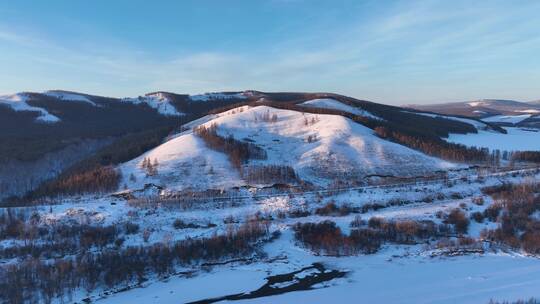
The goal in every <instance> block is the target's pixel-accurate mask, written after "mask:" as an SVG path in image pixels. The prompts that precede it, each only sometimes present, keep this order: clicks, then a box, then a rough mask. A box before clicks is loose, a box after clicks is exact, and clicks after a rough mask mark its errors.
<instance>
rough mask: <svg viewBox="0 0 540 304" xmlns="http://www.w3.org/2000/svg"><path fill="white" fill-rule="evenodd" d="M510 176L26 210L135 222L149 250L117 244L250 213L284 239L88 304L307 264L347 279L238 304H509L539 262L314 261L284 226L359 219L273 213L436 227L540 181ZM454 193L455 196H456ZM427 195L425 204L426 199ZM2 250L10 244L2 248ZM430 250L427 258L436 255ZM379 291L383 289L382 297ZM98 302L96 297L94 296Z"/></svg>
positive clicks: (72, 202)
mask: <svg viewBox="0 0 540 304" xmlns="http://www.w3.org/2000/svg"><path fill="white" fill-rule="evenodd" d="M527 172H528V173H527V174H523V175H520V174H518V175H515V174H513V172H508V173H504V174H497V175H493V176H491V175H487V176H485V177H483V178H481V179H478V178H477V177H476V174H474V173H473V172H468V173H464V174H466V176H468V177H469V178H468V179H467V180H462V179H461V178H458V176H456V177H455V178H452V179H450V181H451V183H445V182H443V181H439V182H435V183H430V184H417V185H398V186H391V187H386V188H385V187H383V188H377V187H375V188H370V187H368V188H365V189H363V190H359V189H355V190H350V191H345V192H342V193H339V194H332V195H326V196H322V197H321V196H320V195H318V194H315V193H309V194H298V195H293V196H289V195H281V196H275V197H269V198H262V199H253V200H245V201H242V202H237V203H236V204H234V205H231V206H226V207H224V206H221V207H218V206H219V205H216V204H215V203H213V202H206V203H205V202H201V204H198V205H196V206H193V207H192V208H187V209H180V208H167V207H165V206H159V207H157V208H152V207H151V208H138V207H135V206H132V205H130V204H129V203H128V202H126V201H124V200H122V199H117V198H112V197H92V196H86V197H81V198H79V199H77V198H71V199H68V200H66V201H65V202H64V203H61V204H59V205H53V206H50V207H49V206H41V207H40V206H38V207H35V208H33V209H32V210H34V211H37V212H39V213H40V214H41V217H40V221H43V222H46V223H55V222H56V223H74V222H75V223H91V224H100V225H109V224H112V223H123V222H126V221H129V222H131V223H134V224H138V225H140V230H141V231H144V230H149V231H152V234H151V236H150V238H149V241H148V243H145V242H143V239H142V236H141V234H140V233H139V234H132V235H127V236H125V237H126V241H125V243H124V244H125V245H126V246H130V245H141V244H145V245H150V244H152V243H159V242H165V241H167V240H168V241H175V240H181V239H185V238H187V237H191V238H197V237H204V236H211V235H213V234H214V233H218V234H220V233H224V232H226V231H227V224H225V223H224V219H226V218H229V217H232V218H234V219H236V220H239V221H243V220H245V219H246V218H248V216H250V215H254V214H256V213H262V214H263V215H269V216H271V217H272V218H273V220H272V221H271V223H272V224H271V229H272V230H275V229H278V230H280V231H281V232H282V235H281V237H279V238H278V239H277V240H275V241H272V242H270V243H268V244H266V245H265V246H264V248H263V250H264V252H266V253H267V255H268V256H267V257H266V258H264V259H257V260H255V261H253V262H251V263H243V262H233V263H229V264H226V265H223V266H215V267H212V268H211V269H205V268H200V267H198V266H196V265H194V266H193V267H187V268H186V269H183V270H185V271H193V273H192V275H189V276H185V275H181V276H172V277H170V278H168V279H166V280H157V279H155V278H151V279H150V280H149V281H148V282H146V283H144V284H143V287H142V288H134V289H132V290H129V291H124V292H120V293H117V294H113V295H109V296H107V297H104V298H101V296H99V295H98V294H99V291H98V292H97V293H93V294H92V296H93V299H94V300H96V301H95V302H96V303H126V302H133V303H156V304H168V303H171V304H172V303H185V302H189V301H197V300H204V299H207V298H213V297H220V296H225V295H229V294H235V293H243V292H250V291H253V290H256V289H258V288H259V287H261V286H262V285H263V284H264V283H265V282H266V281H265V278H266V277H267V276H269V275H277V274H283V273H288V272H292V271H296V270H298V269H301V268H303V267H306V266H309V265H311V264H312V263H315V262H321V263H323V264H324V265H326V267H327V269H332V270H340V271H346V272H348V274H347V276H346V277H344V278H338V279H333V280H331V281H328V282H325V283H321V284H318V285H316V286H315V287H316V288H315V289H313V290H306V291H295V292H290V293H284V294H281V295H276V296H272V297H263V298H256V299H251V300H243V301H242V302H246V303H299V302H302V303H306V302H307V303H328V302H338V303H357V302H359V301H362V302H368V303H375V302H381V303H487V302H488V301H489V300H490V299H496V300H505V299H508V300H515V299H523V298H529V297H533V296H536V297H538V296H540V293H539V291H538V288H537V286H538V283H540V263H539V260H538V259H537V258H532V257H526V256H523V255H521V254H519V253H503V252H486V253H485V254H482V255H478V254H474V255H467V256H456V257H449V256H444V255H442V256H441V255H437V256H435V257H433V256H432V255H431V253H432V252H435V253H437V251H436V250H435V249H433V248H429V247H426V246H424V245H422V244H419V245H385V246H384V247H383V248H382V250H381V251H379V252H377V253H376V254H373V255H359V256H352V257H327V256H317V255H313V254H312V253H311V252H310V251H309V250H306V249H304V248H302V247H301V246H299V245H298V244H297V243H296V242H295V240H294V236H293V231H292V230H291V226H292V225H294V224H295V223H297V222H318V221H322V220H332V221H335V222H336V223H337V225H338V226H339V227H340V228H341V229H342V230H343V231H344V232H345V233H347V232H348V231H349V230H350V228H349V223H350V222H351V221H352V220H353V219H354V218H355V217H356V216H358V214H354V213H353V214H349V215H346V216H340V217H335V216H334V217H332V216H318V215H315V214H312V215H309V216H307V217H300V218H291V217H285V218H281V217H279V216H278V214H279V212H287V211H290V210H292V209H297V208H305V209H306V210H310V211H313V210H314V209H315V208H318V207H321V206H323V205H325V204H326V203H328V202H330V201H333V202H335V203H336V204H338V205H341V204H345V203H347V204H349V205H350V206H351V207H359V206H363V205H365V204H368V203H374V202H377V203H385V202H388V201H392V200H396V199H397V200H401V201H407V202H408V203H407V204H404V205H401V206H394V207H386V208H382V209H379V210H371V211H368V212H367V213H363V214H359V215H360V216H361V217H362V218H363V219H365V220H367V219H369V218H370V217H373V216H377V217H383V218H386V219H414V220H432V221H435V222H436V223H440V219H439V218H438V217H437V216H436V214H437V213H438V212H439V211H445V212H448V211H449V210H451V209H453V208H461V209H462V210H466V211H467V212H469V213H471V212H474V211H482V210H484V209H485V208H486V207H487V206H489V204H491V202H492V200H490V199H489V198H488V197H485V203H484V204H482V205H477V204H475V203H474V202H473V198H476V197H479V196H482V193H481V192H480V188H481V187H484V186H492V185H500V184H501V183H504V182H512V183H519V182H526V181H531V180H536V179H538V178H540V176H539V175H538V174H537V175H534V174H533V173H532V171H527ZM456 194H459V195H460V196H461V197H460V198H455V197H454V196H455V195H456ZM427 197H430V199H426V198H427ZM175 219H182V220H183V221H185V222H186V223H196V224H199V225H201V226H204V224H205V223H213V224H215V225H216V226H212V227H208V228H193V229H191V228H190V229H180V230H179V229H174V228H173V221H174V220H175ZM494 224H495V223H491V222H485V223H476V222H474V221H471V225H470V227H469V234H470V235H471V236H474V237H477V236H478V235H479V231H480V230H481V229H483V228H487V227H489V228H493V225H494ZM0 245H2V246H9V243H7V242H4V243H2V244H0ZM434 250H435V251H434ZM383 291H384V292H383ZM87 296H88V295H87V294H85V292H84V291H82V290H81V291H80V292H77V293H75V295H74V301H79V302H80V300H81V299H83V298H86V297H87ZM99 298H101V299H99Z"/></svg>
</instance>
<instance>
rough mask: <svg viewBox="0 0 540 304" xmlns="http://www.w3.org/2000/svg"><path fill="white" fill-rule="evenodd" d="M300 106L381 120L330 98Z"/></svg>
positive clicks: (313, 100)
mask: <svg viewBox="0 0 540 304" xmlns="http://www.w3.org/2000/svg"><path fill="white" fill-rule="evenodd" d="M301 105H303V106H308V107H314V108H322V109H333V110H339V111H343V112H347V113H351V114H354V115H359V116H365V117H369V118H372V119H378V120H382V118H380V117H377V116H375V115H373V114H371V113H370V112H368V111H365V110H362V109H360V108H357V107H352V106H350V105H346V104H344V103H342V102H339V101H337V100H335V99H331V98H319V99H312V100H308V101H306V102H303V103H301Z"/></svg>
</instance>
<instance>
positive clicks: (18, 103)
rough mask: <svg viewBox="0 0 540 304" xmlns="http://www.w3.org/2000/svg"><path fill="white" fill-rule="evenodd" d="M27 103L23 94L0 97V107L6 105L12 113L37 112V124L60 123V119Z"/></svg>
mask: <svg viewBox="0 0 540 304" xmlns="http://www.w3.org/2000/svg"><path fill="white" fill-rule="evenodd" d="M27 101H28V95H26V94H24V93H17V94H13V95H4V96H0V105H6V106H8V107H10V108H11V109H13V110H14V111H29V112H38V113H39V116H38V117H37V118H36V120H37V121H39V122H44V123H55V122H58V121H60V118H58V117H56V116H54V115H52V114H51V113H49V112H47V110H45V109H43V108H38V107H33V106H31V105H29V104H28V103H27Z"/></svg>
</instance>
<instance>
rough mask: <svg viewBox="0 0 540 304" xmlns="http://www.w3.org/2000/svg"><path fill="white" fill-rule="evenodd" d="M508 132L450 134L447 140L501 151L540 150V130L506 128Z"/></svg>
mask: <svg viewBox="0 0 540 304" xmlns="http://www.w3.org/2000/svg"><path fill="white" fill-rule="evenodd" d="M505 129H506V131H507V132H508V134H502V133H495V132H486V131H479V132H478V133H477V134H450V136H449V137H448V138H447V141H449V142H453V143H459V144H464V145H466V146H470V147H483V148H489V149H491V150H495V149H499V150H501V151H537V150H540V132H538V130H532V129H522V128H505Z"/></svg>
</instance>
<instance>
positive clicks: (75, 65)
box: [0, 1, 540, 102]
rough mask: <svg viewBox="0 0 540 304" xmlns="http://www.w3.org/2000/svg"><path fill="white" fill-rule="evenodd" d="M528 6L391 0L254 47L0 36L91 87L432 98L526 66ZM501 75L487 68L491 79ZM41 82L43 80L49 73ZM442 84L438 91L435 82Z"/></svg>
mask: <svg viewBox="0 0 540 304" xmlns="http://www.w3.org/2000/svg"><path fill="white" fill-rule="evenodd" d="M537 3H538V2H537ZM532 8H538V9H540V3H539V4H536V3H534V2H532V3H531V4H530V5H529V6H528V7H523V6H521V7H519V6H511V5H508V4H506V3H504V2H501V3H499V7H498V8H497V9H496V10H495V11H492V10H493V8H492V7H491V6H490V5H487V4H485V3H481V4H469V2H456V3H449V2H446V1H444V2H443V1H405V2H396V3H395V4H394V5H390V6H388V7H387V8H386V9H385V10H383V12H382V13H380V15H378V16H375V17H372V18H364V19H361V20H359V21H358V22H356V23H354V24H347V26H346V27H340V26H336V27H335V28H332V29H329V30H327V31H324V32H320V31H315V32H311V33H310V34H309V35H305V36H302V37H301V39H297V37H288V38H287V39H283V40H280V41H271V42H269V43H268V46H267V47H266V48H257V49H256V50H253V51H250V50H236V51H228V50H213V51H210V50H202V51H191V52H182V53H179V54H178V55H174V54H173V55H170V54H169V55H160V56H157V55H156V54H153V53H152V52H147V51H145V50H144V49H139V48H137V47H131V48H127V49H126V48H123V47H109V46H107V45H102V44H100V43H99V41H97V42H95V43H90V45H96V46H100V47H96V48H81V47H80V46H77V45H66V44H62V43H61V42H55V41H51V40H47V41H43V40H40V39H37V38H36V37H31V36H30V37H29V36H25V35H23V34H21V33H20V32H15V31H8V30H5V29H3V28H2V27H0V40H1V41H4V42H6V43H9V44H11V45H16V46H18V47H19V48H18V49H22V50H23V51H21V52H20V53H19V54H18V56H19V57H20V58H21V60H27V61H30V62H31V63H35V64H36V65H40V66H43V68H42V71H41V74H40V75H47V74H51V75H54V76H55V77H52V79H53V80H55V81H56V85H55V86H54V87H55V88H60V87H62V86H67V87H66V88H67V89H77V88H81V89H86V88H87V87H88V89H92V90H96V92H94V93H104V94H110V95H117V96H124V95H137V94H142V93H145V92H146V91H153V90H158V89H159V90H170V91H176V92H186V93H196V92H202V91H212V90H236V89H250V88H253V89H261V90H310V91H323V90H326V91H337V92H341V93H346V94H351V95H355V96H357V97H360V98H368V99H375V100H381V101H397V102H417V101H435V100H437V99H439V100H440V99H443V100H444V99H448V98H463V97H464V96H466V95H467V94H470V95H473V94H483V93H484V92H485V91H486V90H487V89H485V88H483V89H482V90H478V91H477V92H476V93H475V92H473V91H471V86H472V84H471V83H472V82H476V83H477V84H479V85H478V86H479V87H483V85H484V83H483V82H481V81H480V80H479V78H480V77H481V76H482V75H483V74H488V73H496V72H497V71H500V72H501V73H503V72H504V71H505V70H507V69H508V66H509V65H512V64H513V65H514V66H516V67H517V66H519V65H524V66H522V67H521V68H522V69H523V68H527V66H525V65H526V63H527V62H526V60H523V58H518V56H521V57H523V56H530V54H532V53H533V52H534V51H540V36H539V35H538V33H537V30H536V29H537V28H538V26H540V22H539V21H536V19H535V18H527V17H529V16H530V17H533V15H534V11H535V10H533V9H532ZM501 9H502V10H503V11H504V14H502V13H501ZM536 11H537V10H536ZM497 12H498V13H497ZM118 39H120V40H121V39H122V37H118ZM122 44H124V43H118V45H122ZM0 49H1V48H0ZM14 49H17V48H16V47H14ZM536 67H539V66H538V64H536ZM529 68H532V67H531V66H530V65H529ZM521 71H522V72H526V71H523V70H521ZM24 72H25V71H23V72H21V73H24ZM530 74H531V76H530V78H531V79H539V78H540V74H539V73H538V72H534V73H530ZM19 76H20V75H19ZM78 77H79V78H78ZM503 80H504V79H503V78H502V77H495V76H493V75H491V81H493V83H494V85H493V86H492V87H496V86H497V85H498V84H500V83H501V82H502V81H503ZM460 81H461V82H462V83H461V84H460ZM463 81H466V82H468V83H463ZM8 83H9V82H8ZM40 83H41V86H46V85H50V84H51V80H50V79H44V80H42V81H41V82H40ZM445 84H446V86H447V87H448V88H449V89H448V90H447V92H444V91H441V88H443V87H444V86H445ZM460 85H461V89H460ZM38 86H39V85H38ZM419 87H422V88H421V89H419ZM486 88H489V86H487V87H486ZM3 89H5V88H3ZM520 89H523V87H520ZM492 90H493V91H494V92H501V90H499V89H497V88H492ZM418 92H421V94H422V96H418ZM514 93H515V92H514ZM516 95H519V94H516ZM520 96H521V95H520ZM474 97H477V96H470V98H474ZM479 97H481V96H479ZM517 97H519V96H516V98H517ZM531 98H532V96H531Z"/></svg>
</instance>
